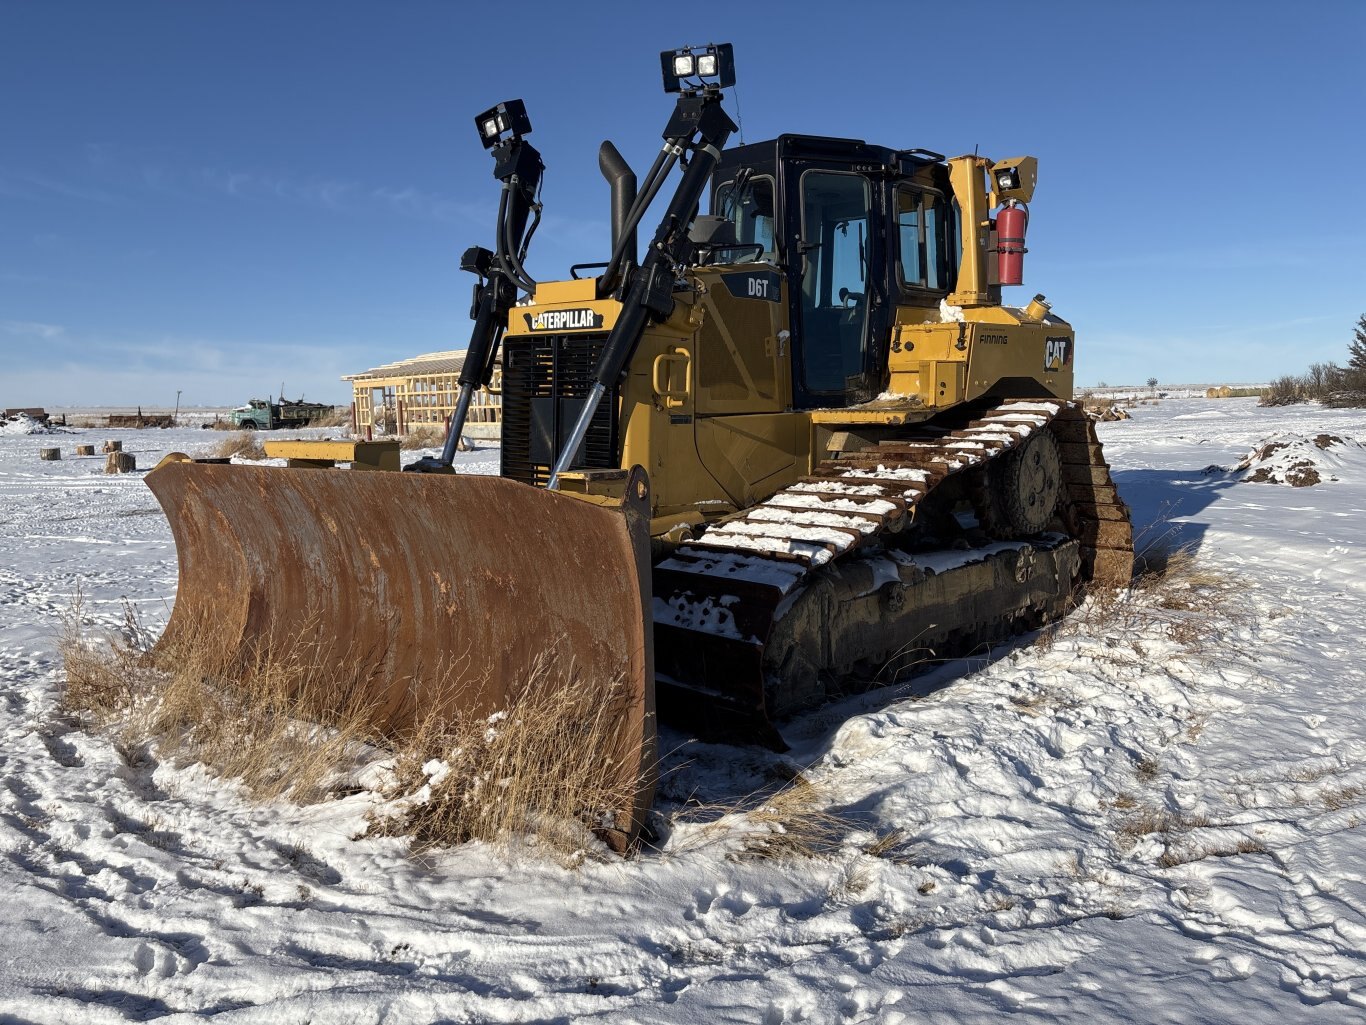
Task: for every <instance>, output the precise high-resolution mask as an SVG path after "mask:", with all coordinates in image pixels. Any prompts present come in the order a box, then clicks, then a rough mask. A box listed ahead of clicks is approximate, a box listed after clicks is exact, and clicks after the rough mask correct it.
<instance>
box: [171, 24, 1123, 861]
mask: <svg viewBox="0 0 1366 1025" xmlns="http://www.w3.org/2000/svg"><path fill="white" fill-rule="evenodd" d="M661 70H662V73H663V79H664V87H665V91H666V92H667V93H669V94H671V95H672V96H673V98H674V104H675V105H674V109H673V111H672V113H671V115H670V117H669V119H668V122H667V124H666V126H665V129H664V131H663V133H662V138H663V146H662V147H661V149H660V150H659V152H658V154H657V156H656V158H655V160H654V163H653V165H652V166H651V167H650V168H649V170H648V171H647V173H646V174H645V175H644V177H643V178H642V179H637V177H636V175H635V173H634V172H633V170H632V169H631V168H630V166H629V165H628V164H627V162H626V161H625V160H624V159H623V158H622V157H621V155H620V153H619V152H618V151H617V149H616V148H615V147H614V146H613V145H612V144H611V143H610V142H606V143H603V145H602V148H601V150H600V154H599V164H600V169H601V171H602V173H603V175H604V177H605V178H606V180H607V182H608V185H609V191H610V215H611V229H612V234H611V239H612V248H611V253H610V256H609V258H608V259H607V260H606V261H604V262H601V263H592V264H579V265H576V266H574V267H572V268H571V269H570V275H569V277H567V278H566V279H564V280H559V281H535V280H534V279H532V278H531V276H530V274H529V273H528V271H527V269H526V258H527V253H528V247H529V244H530V242H531V239H532V236H533V235H534V234H535V231H536V228H537V226H538V224H539V221H540V213H541V203H540V190H541V184H542V180H543V172H544V163H543V161H542V159H541V155H540V153H539V152H538V151H537V150H536V149H535V147H534V146H533V145H532V144H531V142H530V141H529V140H528V138H527V136H528V135H529V134H530V132H531V122H530V118H529V116H528V114H527V112H526V108H525V105H524V104H523V103H522V102H521V101H519V100H511V101H507V102H504V103H500V104H498V105H496V106H495V107H492V108H490V109H489V110H487V111H485V112H483V113H481V114H480V115H479V116H478V117H476V118H475V126H476V129H477V131H478V133H479V137H480V139H481V141H482V143H483V145H484V147H485V149H487V150H488V151H489V153H490V154H491V155H492V157H493V160H494V165H495V167H494V177H495V179H496V180H498V181H499V182H500V183H501V193H500V202H499V210H498V215H497V223H496V232H495V243H494V247H493V248H492V249H487V248H483V247H478V246H476V247H473V248H471V249H469V250H468V251H467V252H466V253H465V254H464V256H463V258H462V260H461V265H462V267H463V268H464V269H465V270H468V271H470V272H472V273H473V274H475V275H476V283H475V286H474V294H473V302H472V307H471V318H472V320H473V328H472V331H471V337H470V342H469V347H468V351H467V354H466V359H465V363H464V368H463V370H462V372H461V375H460V378H459V392H458V395H457V396H456V398H455V402H454V411H453V413H452V415H451V418H450V425H449V431H448V434H447V436H446V439H445V446H444V449H443V451H442V452H441V454H440V455H437V456H432V457H428V458H425V459H420V460H418V461H417V462H416V463H414V464H412V465H410V466H408V467H407V468H406V471H407V472H400V473H356V472H350V471H346V470H332V469H319V468H317V467H318V466H319V465H320V463H319V462H317V461H309V460H307V459H303V460H300V461H299V466H301V467H302V466H308V467H312V468H291V467H249V466H241V465H227V466H225V465H212V464H208V463H197V462H195V461H194V460H191V459H188V458H185V457H177V458H168V460H166V461H164V462H163V465H161V466H159V467H158V468H157V469H155V470H154V471H153V472H152V473H151V474H150V475H149V476H148V478H147V480H148V484H149V485H150V486H151V488H152V489H153V491H154V492H155V493H156V496H157V498H158V499H159V500H160V502H161V504H162V506H163V508H164V510H165V512H166V514H167V516H168V518H169V520H170V524H171V528H172V531H173V533H174V536H175V541H176V548H177V553H178V559H179V572H180V585H179V592H178V596H177V599H176V603H175V606H174V610H173V614H172V617H171V620H170V622H169V623H168V626H167V630H166V636H167V637H172V636H174V635H175V633H176V632H177V631H178V630H179V631H186V630H189V629H190V628H191V627H190V624H198V623H202V622H203V621H205V620H206V619H208V620H212V621H213V622H214V623H215V624H216V625H217V636H218V637H219V642H218V643H221V644H222V645H223V646H224V647H225V649H226V650H229V651H231V650H235V649H240V650H243V651H245V650H247V649H249V648H250V647H251V646H252V645H254V644H259V643H260V642H261V639H262V638H264V637H283V636H287V635H302V634H305V633H306V634H307V635H308V636H309V638H310V643H311V644H313V645H314V648H315V650H317V651H322V652H325V653H333V654H331V655H325V656H324V657H334V658H335V659H336V660H337V663H338V668H339V671H340V670H341V668H342V665H343V662H344V663H345V675H346V678H347V680H348V681H349V683H348V686H350V687H360V688H363V689H365V690H367V691H368V693H369V694H370V695H371V697H372V698H373V710H374V711H373V717H374V721H375V724H376V726H377V727H378V728H380V729H382V730H386V731H397V730H401V729H403V728H404V726H405V724H407V723H410V722H411V721H412V719H413V717H414V715H415V714H417V712H418V711H419V710H423V709H429V708H431V707H434V706H444V707H448V708H452V709H454V710H459V711H460V712H462V713H465V714H471V713H473V714H493V713H495V712H496V711H497V710H498V709H499V708H500V707H502V705H503V704H504V703H506V702H507V701H508V700H509V699H510V695H512V694H514V693H515V691H516V688H517V687H518V686H519V683H520V681H523V680H524V679H525V678H526V675H527V673H528V672H529V667H530V666H531V664H532V663H533V661H534V660H535V659H536V657H537V656H538V653H540V652H541V651H542V650H543V649H544V648H545V646H546V645H547V644H548V643H549V642H550V641H551V640H552V639H553V640H554V641H555V642H556V643H557V644H558V645H560V647H559V649H558V650H559V651H561V652H562V653H564V654H565V657H568V658H571V659H572V660H573V661H574V662H575V664H576V665H577V666H579V667H580V668H581V669H582V670H584V672H583V673H581V674H580V675H578V676H577V677H576V678H575V681H576V682H575V683H574V684H573V686H576V687H585V688H591V687H602V688H604V690H603V693H604V695H605V696H604V699H603V700H611V701H612V702H614V704H613V713H612V714H613V716H614V720H613V721H614V723H615V724H616V726H617V732H616V736H615V737H614V739H612V740H611V741H610V743H609V744H608V747H610V748H611V750H605V751H604V757H605V758H608V757H610V758H612V759H614V764H619V765H620V766H621V771H622V772H623V773H625V774H626V776H627V777H628V778H629V779H630V781H631V786H632V790H633V793H634V795H635V796H634V800H633V801H632V802H628V803H630V807H623V808H620V809H612V810H611V814H610V815H608V816H607V818H606V819H603V818H601V817H599V819H598V822H599V825H600V826H602V824H603V823H604V822H605V823H606V825H605V826H603V827H602V828H603V832H604V833H605V835H606V836H607V837H608V838H609V840H610V842H611V843H612V844H613V846H615V847H617V848H618V849H623V848H625V847H627V846H629V845H630V844H631V843H632V842H634V840H635V839H636V837H637V835H638V833H639V831H640V829H641V825H642V822H643V820H644V817H645V814H646V812H647V811H648V809H649V807H650V804H651V801H652V798H653V792H654V784H655V772H654V765H655V758H656V753H655V723H654V719H655V715H656V702H658V709H659V712H660V713H662V714H666V715H669V716H674V717H677V718H678V719H680V720H681V721H684V722H690V723H694V724H700V725H701V726H702V727H703V728H706V729H708V730H714V731H723V732H725V733H726V734H728V735H735V734H740V735H743V736H746V737H748V738H751V739H753V740H757V741H759V742H763V743H768V744H770V745H774V746H778V745H781V744H782V739H781V733H780V729H779V726H780V724H781V722H782V720H783V719H784V718H785V717H788V716H791V715H792V714H793V713H795V712H798V711H800V710H802V709H806V708H810V707H812V706H814V705H817V704H819V703H821V702H824V701H826V700H828V699H829V698H830V697H831V696H833V695H837V694H840V693H844V692H846V691H847V690H849V689H850V688H857V687H866V686H868V685H870V684H872V683H876V682H886V681H888V680H892V679H897V678H899V677H900V676H902V675H903V674H905V673H907V672H909V671H911V670H913V669H915V668H916V667H917V666H919V665H923V664H926V663H927V662H934V661H938V660H943V659H945V658H948V657H951V656H954V655H957V654H962V653H965V652H971V651H973V650H980V649H982V648H984V646H988V645H990V644H992V643H995V642H999V641H1002V640H1005V639H1007V638H1009V637H1010V636H1012V635H1013V634H1018V633H1020V632H1022V631H1024V630H1029V629H1034V628H1038V627H1040V626H1041V625H1043V624H1045V623H1047V622H1049V621H1052V620H1055V619H1057V618H1058V617H1060V616H1062V615H1064V614H1065V613H1066V612H1067V611H1068V610H1069V609H1070V608H1071V607H1072V606H1073V605H1074V604H1075V602H1076V601H1077V600H1078V597H1079V595H1080V594H1082V593H1084V592H1085V590H1086V589H1087V588H1088V587H1094V586H1123V585H1124V584H1126V583H1127V581H1128V580H1129V577H1130V574H1131V571H1132V566H1133V545H1132V536H1131V527H1130V518H1129V512H1128V509H1127V507H1126V506H1125V504H1124V502H1123V501H1122V499H1121V498H1120V496H1119V495H1118V493H1117V491H1116V488H1115V484H1114V482H1113V480H1112V479H1111V477H1110V473H1109V468H1108V466H1107V465H1106V463H1105V460H1104V457H1103V453H1102V451H1101V447H1100V444H1099V441H1098V439H1097V437H1096V433H1095V430H1094V427H1093V426H1092V423H1091V421H1090V420H1089V419H1088V418H1087V417H1086V416H1085V415H1084V413H1083V411H1082V410H1081V408H1080V406H1079V405H1078V404H1077V403H1075V402H1074V401H1073V372H1074V365H1075V359H1076V345H1075V335H1074V332H1073V329H1072V327H1071V325H1069V324H1068V323H1067V321H1065V320H1064V319H1062V318H1061V317H1060V316H1059V315H1058V314H1057V313H1056V312H1054V311H1053V309H1052V308H1051V306H1050V304H1049V303H1048V302H1047V300H1046V299H1045V297H1044V296H1043V295H1035V296H1034V297H1033V298H1032V299H1031V300H1030V301H1028V302H1026V303H1024V304H1023V305H1009V304H1007V303H1006V302H1005V301H1004V299H1003V289H1004V288H1006V287H1011V286H1018V285H1021V284H1022V283H1023V264H1024V256H1025V253H1026V246H1025V242H1026V228H1027V224H1028V217H1029V204H1030V203H1031V202H1032V201H1033V197H1034V191H1035V187H1036V180H1037V160H1036V159H1035V158H1034V157H1031V156H1021V157H1010V158H1006V159H1000V160H992V159H988V158H986V157H983V156H980V155H977V154H972V155H964V156H957V157H953V158H945V157H944V156H942V155H941V154H938V153H935V152H932V151H930V150H925V149H896V148H888V147H882V146H876V145H871V144H868V143H865V142H862V141H859V140H853V139H841V138H827V137H819V136H810V135H782V136H779V137H778V138H776V139H773V140H769V141H765V142H756V143H748V144H743V145H738V146H732V147H729V148H728V143H729V142H730V139H731V136H732V134H733V133H735V132H736V131H737V128H736V125H735V124H734V122H733V121H732V120H731V118H730V116H729V114H728V113H727V112H726V110H725V107H724V98H725V90H726V89H727V88H728V87H730V86H732V85H733V84H734V82H735V73H734V56H733V51H732V49H731V47H730V46H729V45H707V46H705V47H683V48H680V49H677V50H671V51H665V52H664V53H663V54H661ZM675 169H678V170H680V171H681V173H680V174H679V175H678V176H677V181H676V183H675V184H674V185H673V186H672V191H671V192H668V191H667V190H666V186H668V185H669V183H670V182H671V181H674V171H675ZM666 196H667V199H665V198H663V197H666ZM659 203H663V205H664V210H663V213H662V214H661V215H659V218H658V220H657V221H653V220H652V221H651V222H650V223H651V224H654V225H655V226H654V229H653V234H651V235H650V236H649V237H648V239H647V240H646V242H645V245H644V247H643V252H642V251H641V247H640V245H639V242H638V233H639V232H640V229H641V226H642V224H645V223H646V222H645V220H644V219H645V217H646V214H647V212H648V211H649V210H651V209H652V208H655V207H657V205H658V204H659ZM704 204H706V208H707V209H708V210H709V211H710V212H709V213H706V214H703V213H701V212H700V211H701V210H702V208H703V205H704ZM496 370H500V371H501V375H500V376H501V389H502V409H503V413H502V417H503V421H502V437H501V447H500V461H501V472H500V475H499V476H498V477H496V478H495V477H476V476H470V475H464V474H459V473H456V472H454V469H455V467H454V465H453V462H454V455H455V451H456V446H457V443H458V441H459V439H460V436H461V432H462V428H463V425H464V419H465V415H466V412H467V410H468V408H469V403H470V400H471V396H472V395H473V394H474V393H475V392H476V391H477V390H478V389H479V388H481V387H486V386H488V385H489V384H490V382H491V381H492V380H493V378H494V374H495V371H496ZM451 667H463V668H461V669H460V670H459V671H458V672H455V673H454V675H453V674H452V672H451ZM438 668H441V669H442V670H443V671H442V672H439V673H438V672H437V671H436V670H437V669H438Z"/></svg>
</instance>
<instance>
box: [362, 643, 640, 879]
mask: <svg viewBox="0 0 1366 1025" xmlns="http://www.w3.org/2000/svg"><path fill="white" fill-rule="evenodd" d="M624 701H625V684H624V682H618V683H617V684H616V685H614V686H612V687H609V688H608V690H607V693H606V696H605V697H604V695H603V693H602V691H601V690H599V689H598V688H595V687H588V686H583V685H581V683H580V675H579V672H578V670H576V669H575V668H574V667H572V666H568V667H566V665H565V664H564V663H563V662H562V661H561V660H560V659H559V658H558V657H557V655H556V654H555V652H554V651H553V650H552V651H547V652H546V653H545V654H544V655H543V656H542V657H541V658H540V659H538V660H537V662H536V664H535V665H534V667H533V670H532V672H531V675H530V676H529V677H528V679H527V680H526V682H525V683H524V685H523V686H522V687H521V688H520V689H519V690H518V692H517V693H516V694H515V695H514V697H513V698H512V700H511V701H510V703H509V704H508V706H507V707H506V708H504V709H501V710H499V711H497V712H494V713H493V714H492V715H472V714H465V715H461V714H455V715H447V714H440V713H436V712H433V713H432V714H429V715H427V716H425V717H424V718H422V719H421V720H420V721H419V722H418V723H417V725H416V726H415V727H414V728H413V729H412V730H411V731H410V732H409V733H407V734H406V735H405V736H403V737H402V738H400V739H399V741H398V742H397V745H396V749H395V760H394V769H393V780H392V782H391V784H390V785H389V786H388V787H387V788H386V790H385V795H384V796H386V797H387V798H388V799H389V802H390V803H389V804H388V805H386V806H385V807H384V808H383V809H382V810H381V811H380V812H379V813H377V814H375V815H374V816H372V819H371V825H370V830H369V832H370V833H372V834H376V835H384V836H391V835H404V836H410V837H411V838H412V842H413V845H414V847H415V849H417V850H419V851H421V850H428V849H432V848H438V847H449V846H454V845H457V844H462V843H465V842H467V841H470V840H482V841H485V842H489V843H494V844H499V845H504V846H506V845H508V844H509V843H510V842H511V841H514V840H523V839H526V838H528V837H534V838H535V839H536V840H537V842H538V843H539V844H540V845H541V846H542V847H544V848H545V849H547V850H548V851H550V852H551V853H553V854H555V855H557V856H559V857H561V858H562V859H564V860H567V861H568V862H569V863H577V862H578V861H580V860H582V859H583V858H585V857H592V856H597V855H599V854H601V853H603V850H604V849H603V846H602V844H601V843H600V842H598V841H597V840H595V838H594V835H593V833H594V831H596V832H598V833H599V834H600V835H601V834H603V833H605V832H606V831H612V830H622V829H625V828H627V825H628V824H627V823H626V822H625V821H624V820H623V819H624V816H626V815H628V814H629V809H630V808H631V806H632V804H633V802H634V799H635V793H636V790H637V789H638V786H639V784H640V782H641V781H640V780H639V779H638V778H637V777H636V776H635V775H634V774H633V771H632V769H631V768H630V766H631V765H632V764H638V763H639V752H638V751H621V750H619V744H618V735H619V733H620V730H619V716H620V714H621V709H622V706H623V703H624Z"/></svg>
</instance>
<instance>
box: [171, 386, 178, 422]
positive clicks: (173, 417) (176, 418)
mask: <svg viewBox="0 0 1366 1025" xmlns="http://www.w3.org/2000/svg"><path fill="white" fill-rule="evenodd" d="M171 423H173V424H179V423H180V389H179V388H177V389H176V390H175V415H174V416H172V417H171Z"/></svg>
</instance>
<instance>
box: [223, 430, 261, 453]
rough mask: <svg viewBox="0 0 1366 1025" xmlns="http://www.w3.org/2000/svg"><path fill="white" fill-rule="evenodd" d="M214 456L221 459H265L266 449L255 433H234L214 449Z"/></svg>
mask: <svg viewBox="0 0 1366 1025" xmlns="http://www.w3.org/2000/svg"><path fill="white" fill-rule="evenodd" d="M213 454H214V456H215V457H217V458H219V459H230V458H232V457H233V456H236V457H238V458H240V459H264V458H266V450H265V447H264V446H263V445H262V444H261V441H260V439H259V438H257V437H256V432H255V431H234V432H233V433H232V434H229V435H228V436H227V437H226V438H224V439H223V440H222V441H220V442H219V443H218V444H217V445H215V446H214V447H213Z"/></svg>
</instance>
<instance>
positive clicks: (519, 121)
mask: <svg viewBox="0 0 1366 1025" xmlns="http://www.w3.org/2000/svg"><path fill="white" fill-rule="evenodd" d="M474 126H475V127H476V128H477V129H479V141H480V142H482V143H483V144H484V149H492V148H493V147H494V146H497V145H498V144H499V143H500V142H503V141H505V140H504V138H503V136H505V135H506V136H508V138H509V139H510V140H512V141H515V140H517V139H520V138H521V137H522V136H524V135H526V134H528V133H529V132H530V131H531V119H530V118H529V117H527V115H526V104H524V103H523V102H522V101H521V100H508V101H507V102H506V103H500V104H498V105H497V106H496V107H490V108H489V109H488V110H486V111H484V112H483V113H482V114H480V115H479V116H478V117H476V118H475V119H474Z"/></svg>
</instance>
